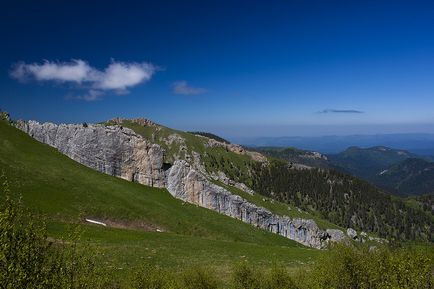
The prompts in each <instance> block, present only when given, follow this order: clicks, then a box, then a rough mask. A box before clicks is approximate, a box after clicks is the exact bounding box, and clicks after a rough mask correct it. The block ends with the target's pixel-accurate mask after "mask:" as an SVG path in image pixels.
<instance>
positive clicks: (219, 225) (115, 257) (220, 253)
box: [0, 121, 319, 274]
mask: <svg viewBox="0 0 434 289" xmlns="http://www.w3.org/2000/svg"><path fill="white" fill-rule="evenodd" d="M0 168H1V171H2V172H3V173H4V175H5V176H6V177H7V179H8V181H9V182H10V185H11V188H12V189H13V190H15V191H19V192H20V193H21V194H22V196H23V202H24V204H25V205H27V206H29V207H30V208H32V209H33V210H34V211H37V212H40V213H41V214H43V215H45V216H46V217H47V221H48V225H49V233H50V235H51V236H52V237H54V238H57V237H61V236H63V235H65V234H67V232H68V228H69V225H68V224H70V223H79V224H82V226H83V228H84V230H85V231H84V235H83V238H84V240H87V241H88V242H91V243H95V244H98V248H99V250H100V251H101V254H100V256H99V258H100V259H101V264H105V265H104V266H107V269H108V270H112V269H110V268H118V267H124V266H126V265H127V264H128V265H129V266H130V267H131V270H132V269H134V266H135V265H137V264H139V263H140V262H142V261H143V259H144V258H145V259H146V260H148V261H149V262H151V263H153V264H159V265H161V266H165V267H167V266H169V267H179V266H183V267H185V266H191V265H193V264H194V265H201V264H202V265H206V266H210V267H212V268H215V270H216V271H217V272H220V273H221V274H223V273H224V272H225V271H226V270H227V269H228V268H229V267H230V266H232V264H233V262H234V258H235V259H237V258H238V259H243V258H244V259H248V260H249V261H251V262H253V263H254V264H262V265H266V264H270V263H272V262H278V263H280V264H282V265H285V266H294V265H297V264H299V262H306V261H308V260H310V259H311V258H313V257H314V256H316V255H317V254H319V251H316V250H314V249H308V248H305V247H303V246H301V245H298V244H297V243H295V242H293V241H291V240H288V239H286V238H283V237H280V236H278V235H275V234H272V233H269V232H266V231H264V230H260V229H257V228H254V227H252V226H250V225H248V224H245V223H243V222H241V221H238V220H235V219H232V218H230V217H227V216H224V215H221V214H218V213H215V212H213V211H210V210H207V209H204V208H200V207H197V206H195V205H191V204H188V203H185V202H183V201H181V200H178V199H175V198H173V197H172V196H171V195H170V194H169V193H168V192H167V190H165V189H158V188H151V187H147V186H143V185H140V184H137V183H132V182H129V181H125V180H122V179H119V178H114V177H112V176H108V175H106V174H102V173H99V172H97V171H94V170H92V169H89V168H87V167H85V166H83V165H81V164H78V163H76V162H74V161H72V160H71V159H70V158H68V157H66V156H65V155H63V154H61V153H59V152H58V151H57V150H55V149H54V148H51V147H49V146H47V145H44V144H41V143H39V142H37V141H36V140H34V139H32V138H31V137H29V136H28V135H26V134H25V133H23V132H21V131H19V130H18V129H16V128H14V127H12V126H10V125H8V124H6V123H5V122H3V121H1V122H0ZM85 218H92V219H96V220H99V221H102V222H105V223H107V224H108V227H101V226H97V225H91V224H85V223H84V219H85ZM157 229H158V231H161V232H158V231H157ZM205 252H206V254H205ZM265 256H267V258H265ZM269 256H272V257H271V258H268V257H269ZM120 273H122V272H118V271H117V272H115V274H120Z"/></svg>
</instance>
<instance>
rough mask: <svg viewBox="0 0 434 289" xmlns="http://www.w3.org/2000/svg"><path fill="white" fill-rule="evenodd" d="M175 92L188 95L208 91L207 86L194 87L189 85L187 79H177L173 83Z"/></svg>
mask: <svg viewBox="0 0 434 289" xmlns="http://www.w3.org/2000/svg"><path fill="white" fill-rule="evenodd" d="M172 89H173V93H176V94H186V95H194V94H202V93H205V92H207V90H206V89H205V88H202V87H193V86H190V85H188V83H187V81H185V80H181V81H175V82H174V83H173V84H172Z"/></svg>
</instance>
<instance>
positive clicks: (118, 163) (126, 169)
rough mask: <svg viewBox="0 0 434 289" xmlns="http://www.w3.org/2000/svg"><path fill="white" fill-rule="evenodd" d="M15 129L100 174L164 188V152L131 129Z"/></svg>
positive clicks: (26, 125)
mask: <svg viewBox="0 0 434 289" xmlns="http://www.w3.org/2000/svg"><path fill="white" fill-rule="evenodd" d="M16 127H17V128H19V129H21V130H22V131H24V132H26V133H28V134H29V135H30V136H32V137H33V138H35V139H37V140H38V141H40V142H43V143H46V144H48V145H50V146H52V147H55V148H56V149H58V150H59V151H60V152H61V153H63V154H65V155H67V156H68V157H70V158H71V159H73V160H75V161H77V162H79V163H81V164H83V165H85V166H88V167H90V168H93V169H95V170H98V171H100V172H102V173H106V174H109V175H112V176H117V177H121V178H123V179H126V180H129V181H134V182H138V183H141V184H144V185H148V186H153V187H165V186H166V173H165V171H164V169H163V168H164V165H163V159H164V150H163V149H161V148H160V146H159V145H157V144H152V143H150V142H149V141H147V140H145V139H144V138H142V137H141V136H139V135H137V134H136V133H135V132H134V131H132V130H131V129H128V128H123V127H121V126H104V125H76V124H61V125H56V124H53V123H43V124H41V123H39V122H36V121H28V122H25V121H18V122H17V123H16Z"/></svg>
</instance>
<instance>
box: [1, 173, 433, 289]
mask: <svg viewBox="0 0 434 289" xmlns="http://www.w3.org/2000/svg"><path fill="white" fill-rule="evenodd" d="M2 187H3V188H2V189H3V196H4V197H5V201H4V202H3V203H2V205H1V207H0V284H1V288H8V289H9V288H137V289H139V288H146V289H149V288H153V289H159V288H160V289H217V288H231V289H232V288H233V289H245V288H251V289H291V288H300V289H303V288H306V289H307V288H312V289H313V288H336V289H337V288H354V289H355V288H418V289H421V288H427V289H429V288H432V286H434V277H433V273H432V272H433V271H432V270H433V269H434V267H433V258H432V257H433V251H432V249H431V248H428V247H427V248H425V249H423V248H422V249H421V248H418V249H415V248H410V249H409V248H395V249H390V248H387V247H379V248H374V247H369V248H368V247H366V246H361V247H353V246H345V245H338V246H336V247H334V248H332V249H331V250H329V252H327V253H326V254H323V256H322V257H321V258H319V259H318V260H317V262H316V263H314V264H312V265H310V266H307V267H302V268H301V269H298V270H297V271H292V272H289V271H287V270H286V269H285V268H284V267H281V266H277V265H274V266H271V268H269V269H264V268H263V267H255V266H253V265H252V264H250V263H248V262H246V261H243V262H240V263H237V264H236V265H235V266H234V267H233V268H232V269H231V272H230V273H229V275H230V277H229V278H228V279H226V280H224V279H221V278H218V275H217V274H215V272H213V271H211V270H210V269H208V268H206V267H198V266H195V267H191V268H187V269H185V268H184V269H182V270H180V271H173V270H168V269H167V268H164V267H159V266H155V265H149V263H147V262H146V261H143V262H142V264H141V265H138V266H137V267H136V269H135V270H132V271H127V272H128V273H127V274H128V276H127V280H128V281H127V282H125V281H124V280H118V278H119V277H118V276H116V275H113V274H110V271H108V270H106V271H104V270H101V268H99V267H97V266H95V262H94V260H95V256H96V255H97V254H98V250H97V249H95V248H93V249H92V248H89V247H87V248H86V249H85V250H84V248H83V247H82V245H83V244H79V243H77V240H78V239H77V238H76V236H77V234H76V233H75V232H74V231H72V233H73V234H71V236H72V237H71V238H70V239H69V241H66V242H65V241H64V240H59V239H48V238H47V231H46V227H45V226H44V224H43V223H41V222H39V221H35V220H38V219H39V218H35V216H34V215H32V214H31V213H30V212H29V211H27V210H26V209H25V208H24V207H23V206H22V204H21V203H20V201H19V199H18V198H17V196H14V195H13V194H11V192H10V190H9V187H8V184H7V182H6V181H3V184H2ZM79 245H80V246H79Z"/></svg>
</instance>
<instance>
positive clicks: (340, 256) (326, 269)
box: [299, 245, 434, 289]
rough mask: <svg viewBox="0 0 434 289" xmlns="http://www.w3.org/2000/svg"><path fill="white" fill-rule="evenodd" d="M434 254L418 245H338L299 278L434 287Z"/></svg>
mask: <svg viewBox="0 0 434 289" xmlns="http://www.w3.org/2000/svg"><path fill="white" fill-rule="evenodd" d="M432 270H433V263H432V258H431V256H429V254H426V252H422V251H421V250H417V249H409V248H398V249H390V248H387V247H379V248H376V249H375V250H370V249H369V247H367V246H361V247H350V246H345V245H337V246H335V247H334V248H332V249H331V250H330V252H327V254H325V255H324V256H323V257H322V258H320V259H319V260H318V261H317V263H316V265H315V266H314V268H313V269H312V271H311V272H303V273H302V274H303V278H299V280H300V282H299V283H300V286H301V287H302V288H330V289H332V288H352V289H358V288H379V289H381V288H433V286H434V282H433V281H434V279H433V275H432Z"/></svg>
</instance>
